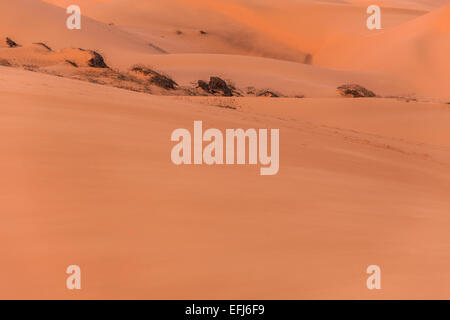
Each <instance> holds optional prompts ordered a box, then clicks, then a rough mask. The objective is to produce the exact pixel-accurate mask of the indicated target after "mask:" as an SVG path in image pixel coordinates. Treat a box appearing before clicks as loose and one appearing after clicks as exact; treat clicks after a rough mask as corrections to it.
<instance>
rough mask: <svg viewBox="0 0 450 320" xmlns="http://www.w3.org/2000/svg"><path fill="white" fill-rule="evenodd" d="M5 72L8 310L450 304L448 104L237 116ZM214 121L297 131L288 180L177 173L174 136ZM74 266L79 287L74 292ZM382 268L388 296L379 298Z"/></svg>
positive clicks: (295, 106)
mask: <svg viewBox="0 0 450 320" xmlns="http://www.w3.org/2000/svg"><path fill="white" fill-rule="evenodd" d="M0 71H1V72H0V84H1V85H0V88H1V89H0V101H1V106H2V107H1V108H0V115H1V116H0V122H1V125H0V135H1V136H2V139H1V140H0V159H1V160H0V171H1V176H2V177H3V179H2V181H3V183H2V185H1V191H0V194H1V203H2V219H3V222H2V223H1V224H0V229H1V232H0V238H1V243H3V245H2V246H1V255H0V256H1V258H0V259H1V261H0V263H1V266H2V272H1V275H0V282H1V283H2V288H3V289H2V290H1V291H0V297H2V298H99V297H102V298H186V299H187V298H208V299H209V298H255V297H258V298H260V299H264V298H288V299H291V298H292V299H294V298H296V299H298V298H400V297H401V298H427V297H434V298H444V297H446V298H448V291H447V288H448V285H450V274H449V272H448V269H449V265H450V254H449V253H448V250H447V247H448V246H449V239H448V234H449V219H450V218H449V216H448V212H449V209H450V200H449V198H448V192H449V190H450V173H449V166H450V146H449V144H448V137H450V129H449V127H448V122H449V120H450V108H448V106H446V105H442V104H421V103H406V102H400V101H396V100H383V99H376V100H370V102H369V103H368V102H367V100H364V99H362V100H347V99H322V100H320V99H319V100H311V99H304V100H298V99H280V100H276V103H274V104H272V103H269V101H272V100H271V99H266V98H261V99H258V98H246V99H243V100H236V99H234V100H233V98H229V100H230V101H229V103H231V104H233V103H234V104H235V106H236V107H238V109H237V110H228V109H221V108H218V107H216V106H215V105H216V104H217V99H219V98H207V97H206V98H195V97H190V98H187V97H186V98H168V97H155V96H150V95H144V94H139V93H132V92H129V91H125V90H120V89H115V88H108V87H104V86H99V85H94V84H88V83H85V82H81V81H73V80H66V79H61V78H56V77H51V76H47V75H41V74H36V73H29V72H26V71H18V70H14V69H10V68H3V67H2V68H0ZM24 79H26V81H24ZM220 99H225V98H220ZM225 100H226V99H225ZM198 119H201V120H203V122H204V126H205V127H214V128H220V129H225V128H239V127H242V128H274V127H276V128H280V137H281V140H280V159H281V169H280V172H279V174H278V175H276V176H271V177H261V176H260V175H259V170H258V168H257V167H255V166H242V167H240V166H229V167H227V166H212V167H207V166H199V167H194V166H190V167H189V166H181V167H176V166H175V165H173V164H172V162H171V161H170V150H171V147H172V144H173V143H171V142H170V141H169V137H170V134H171V132H172V130H174V129H175V128H188V129H190V128H192V125H193V121H194V120H198ZM412 128H416V130H413V129H412ZM191 130H192V129H191ZM70 264H79V265H80V266H81V267H82V270H83V277H84V278H83V279H84V280H83V284H84V288H83V290H81V291H79V292H73V293H71V292H69V291H67V290H66V289H65V286H64V284H65V278H66V275H65V273H64V270H65V267H67V265H70ZM370 264H378V265H380V266H382V268H383V290H382V291H380V292H370V291H368V290H367V289H366V288H365V279H366V274H365V268H366V267H367V266H368V265H370Z"/></svg>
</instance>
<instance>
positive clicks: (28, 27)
mask: <svg viewBox="0 0 450 320" xmlns="http://www.w3.org/2000/svg"><path fill="white" fill-rule="evenodd" d="M0 12H1V19H0V30H1V31H0V37H3V38H4V37H10V38H12V39H14V40H15V41H17V42H18V43H20V44H22V45H30V44H32V43H35V42H44V43H46V44H47V45H48V46H50V47H51V48H54V49H63V48H72V47H74V48H86V49H92V50H96V51H99V52H101V53H102V54H104V55H106V56H107V57H108V59H109V60H110V61H114V62H116V61H117V63H120V62H125V60H127V57H128V55H131V56H132V55H133V54H134V53H136V52H138V53H145V54H159V52H158V51H157V50H155V49H153V48H151V47H149V46H148V45H147V43H146V42H145V41H143V40H142V39H140V38H139V37H137V36H133V35H131V34H129V33H127V32H125V31H123V30H121V29H119V28H117V27H115V26H108V25H107V24H104V23H101V22H97V21H94V20H92V19H90V18H86V17H85V18H84V19H83V20H82V28H81V30H68V29H67V28H66V19H67V17H68V15H67V14H66V11H65V10H64V9H62V8H59V7H56V6H54V5H51V4H47V3H43V2H41V1H38V0H4V1H2V2H1V3H0ZM37 12H38V13H39V14H37Z"/></svg>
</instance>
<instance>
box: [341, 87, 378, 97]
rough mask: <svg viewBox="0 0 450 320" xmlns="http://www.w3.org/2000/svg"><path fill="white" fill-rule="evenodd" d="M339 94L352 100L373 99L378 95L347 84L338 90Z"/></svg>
mask: <svg viewBox="0 0 450 320" xmlns="http://www.w3.org/2000/svg"><path fill="white" fill-rule="evenodd" d="M337 91H338V92H339V94H341V95H342V96H344V97H352V98H373V97H376V94H375V93H373V92H372V91H370V90H368V89H366V88H364V87H362V86H360V85H358V84H345V85H342V86H340V87H338V88H337Z"/></svg>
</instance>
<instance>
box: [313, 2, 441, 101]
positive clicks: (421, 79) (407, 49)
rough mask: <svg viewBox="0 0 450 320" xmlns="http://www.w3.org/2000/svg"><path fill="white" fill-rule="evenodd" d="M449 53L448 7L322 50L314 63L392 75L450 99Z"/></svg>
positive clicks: (431, 93) (430, 92) (432, 93)
mask: <svg viewBox="0 0 450 320" xmlns="http://www.w3.org/2000/svg"><path fill="white" fill-rule="evenodd" d="M449 54H450V4H449V5H447V6H444V7H442V8H440V9H436V10H434V11H432V12H430V13H428V14H426V15H424V16H422V17H419V18H417V19H414V20H413V21H411V22H408V23H406V24H404V25H401V26H399V27H397V28H394V29H392V30H388V31H386V32H384V33H381V34H378V35H373V36H366V37H360V38H354V39H352V40H350V41H348V42H343V43H339V44H337V45H334V46H330V47H328V48H325V49H324V50H322V51H321V52H320V53H319V54H318V55H317V56H316V57H315V62H316V63H317V64H319V65H323V66H327V67H332V68H339V69H345V70H348V69H351V70H378V71H390V72H395V73H398V74H402V75H403V76H404V78H410V79H413V81H414V82H415V83H416V84H415V86H416V87H420V88H422V89H424V90H426V91H428V92H429V94H430V95H436V94H439V93H441V94H443V95H444V96H445V98H447V99H450V93H449V90H448V88H450V59H448V56H449ZM355 57H358V59H355Z"/></svg>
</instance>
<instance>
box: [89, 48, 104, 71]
mask: <svg viewBox="0 0 450 320" xmlns="http://www.w3.org/2000/svg"><path fill="white" fill-rule="evenodd" d="M90 53H92V55H93V57H92V59H90V60H89V61H88V64H89V66H90V67H92V68H109V67H108V66H107V65H106V63H105V60H103V57H102V56H101V55H100V54H98V53H97V52H95V51H90Z"/></svg>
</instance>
